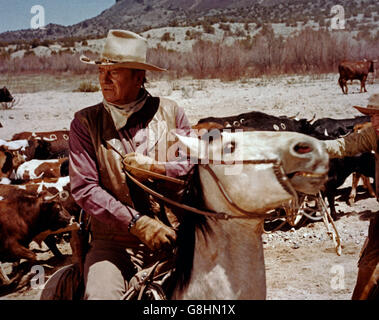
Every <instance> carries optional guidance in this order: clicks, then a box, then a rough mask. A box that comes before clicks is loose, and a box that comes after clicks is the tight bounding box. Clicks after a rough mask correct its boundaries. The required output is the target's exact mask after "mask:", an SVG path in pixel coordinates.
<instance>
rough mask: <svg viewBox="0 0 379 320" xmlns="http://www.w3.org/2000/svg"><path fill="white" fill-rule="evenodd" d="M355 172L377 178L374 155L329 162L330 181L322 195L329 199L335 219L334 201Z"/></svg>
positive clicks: (367, 153)
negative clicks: (340, 189) (338, 191)
mask: <svg viewBox="0 0 379 320" xmlns="http://www.w3.org/2000/svg"><path fill="white" fill-rule="evenodd" d="M353 172H358V173H361V174H363V175H365V176H366V177H372V178H375V156H374V154H373V153H371V152H365V153H362V154H360V155H357V156H354V157H345V158H342V159H331V160H330V161H329V172H328V181H327V182H326V183H325V187H324V191H322V193H323V195H324V197H326V198H327V199H328V202H329V207H330V213H331V215H332V217H333V218H334V219H335V218H336V217H337V214H336V209H335V201H334V198H335V196H336V193H337V189H338V188H339V187H340V186H342V185H343V183H344V182H345V180H346V179H347V177H349V176H350V175H351V174H352V173H353Z"/></svg>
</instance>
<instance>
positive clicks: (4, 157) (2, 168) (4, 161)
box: [0, 148, 13, 178]
mask: <svg viewBox="0 0 379 320" xmlns="http://www.w3.org/2000/svg"><path fill="white" fill-rule="evenodd" d="M12 171H13V154H12V153H11V152H10V151H8V150H5V149H4V148H1V149H0V178H9V177H10V175H11V174H12Z"/></svg>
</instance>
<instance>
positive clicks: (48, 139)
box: [43, 134, 58, 142]
mask: <svg viewBox="0 0 379 320" xmlns="http://www.w3.org/2000/svg"><path fill="white" fill-rule="evenodd" d="M43 140H44V141H47V142H52V141H57V140H58V137H57V135H56V134H51V135H50V138H46V137H43Z"/></svg>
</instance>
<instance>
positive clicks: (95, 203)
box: [69, 119, 138, 231]
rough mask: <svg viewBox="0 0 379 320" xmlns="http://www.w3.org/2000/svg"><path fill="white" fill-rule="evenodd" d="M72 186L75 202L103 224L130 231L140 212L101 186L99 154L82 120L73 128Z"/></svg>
mask: <svg viewBox="0 0 379 320" xmlns="http://www.w3.org/2000/svg"><path fill="white" fill-rule="evenodd" d="M69 148H70V154H69V158H70V185H71V192H72V196H73V198H74V200H75V201H76V202H77V203H78V204H79V206H80V207H81V208H82V209H83V210H84V211H85V212H87V213H89V214H90V215H93V216H95V217H96V219H98V220H99V221H101V222H103V223H105V224H108V225H115V226H116V225H117V226H118V228H119V227H120V226H122V228H123V229H124V228H125V230H126V231H127V230H128V226H129V223H130V221H131V219H132V218H133V216H135V215H136V214H137V213H138V212H137V211H136V210H134V209H133V208H130V207H129V206H126V205H124V204H123V203H121V202H120V201H118V200H116V199H115V198H114V197H113V196H112V195H111V194H110V193H108V192H107V191H106V190H105V189H103V188H102V186H101V185H100V184H99V174H98V168H97V162H96V153H95V150H94V147H93V144H92V142H91V138H90V136H89V134H88V131H87V129H86V128H85V127H84V126H83V125H82V124H81V122H80V121H79V120H78V119H74V120H73V121H72V122H71V127H70V139H69Z"/></svg>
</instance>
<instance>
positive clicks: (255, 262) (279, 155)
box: [169, 132, 328, 300]
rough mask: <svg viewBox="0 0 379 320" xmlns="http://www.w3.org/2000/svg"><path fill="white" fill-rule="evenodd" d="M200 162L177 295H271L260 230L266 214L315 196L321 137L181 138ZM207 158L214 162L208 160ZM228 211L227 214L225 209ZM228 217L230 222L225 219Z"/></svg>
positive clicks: (321, 172)
mask: <svg viewBox="0 0 379 320" xmlns="http://www.w3.org/2000/svg"><path fill="white" fill-rule="evenodd" d="M179 140H180V142H181V143H182V145H183V146H185V147H186V149H187V153H189V154H190V155H191V157H192V158H197V159H198V160H199V165H198V166H197V168H196V169H197V170H198V176H197V178H198V181H199V182H198V184H199V185H198V186H197V187H198V192H200V193H199V194H200V195H202V204H200V203H196V201H199V200H198V199H199V197H197V199H196V198H193V199H191V200H190V205H192V206H195V207H201V206H202V208H204V210H207V211H208V212H209V211H212V212H214V214H215V215H214V217H215V218H212V217H207V216H204V215H201V214H193V213H188V214H186V215H185V216H184V220H183V222H182V223H181V225H180V228H179V231H178V255H177V261H176V271H175V272H174V280H175V283H176V285H175V287H174V288H173V290H171V292H170V296H169V297H170V298H171V299H206V300H207V299H222V300H223V299H245V300H250V299H265V298H266V278H265V265H264V257H263V246H262V239H261V234H262V231H263V221H264V219H265V218H267V217H268V214H267V212H268V211H269V210H270V209H273V208H276V207H278V206H279V205H282V204H284V203H288V202H289V201H292V204H294V203H295V202H296V201H295V200H296V195H297V191H299V192H302V193H307V194H315V193H317V192H318V191H319V189H320V188H321V187H322V185H323V184H324V182H325V181H326V177H327V170H328V156H327V154H326V152H325V150H324V147H323V144H322V142H320V141H318V140H316V139H314V138H311V137H309V136H306V135H302V134H298V133H293V132H281V133H277V132H235V133H227V132H223V133H221V134H220V135H219V138H217V137H214V139H213V140H212V141H206V140H204V139H197V138H191V137H179ZM204 163H208V164H204ZM220 213H222V214H220ZM224 217H228V218H229V219H219V218H224Z"/></svg>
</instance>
